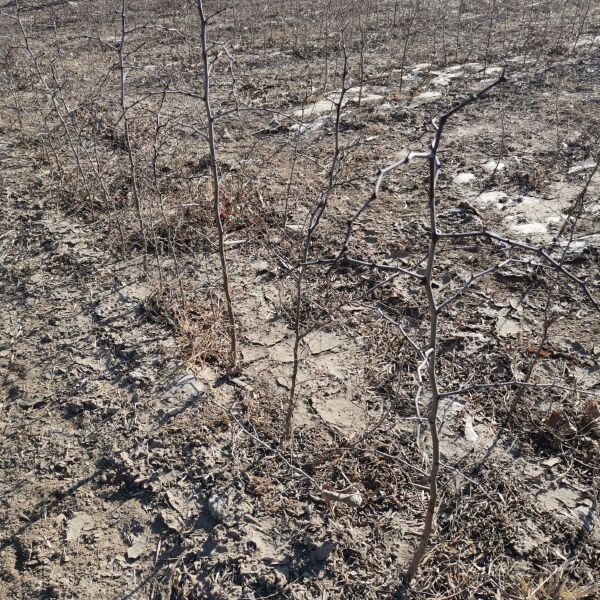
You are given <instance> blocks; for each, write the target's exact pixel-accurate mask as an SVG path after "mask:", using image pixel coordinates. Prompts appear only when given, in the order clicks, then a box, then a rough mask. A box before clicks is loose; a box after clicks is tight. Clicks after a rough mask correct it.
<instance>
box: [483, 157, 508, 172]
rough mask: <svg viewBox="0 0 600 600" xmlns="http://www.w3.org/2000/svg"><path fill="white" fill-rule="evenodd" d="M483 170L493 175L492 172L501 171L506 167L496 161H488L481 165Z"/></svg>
mask: <svg viewBox="0 0 600 600" xmlns="http://www.w3.org/2000/svg"><path fill="white" fill-rule="evenodd" d="M483 168H484V169H485V170H486V171H488V172H489V173H493V172H494V171H503V170H504V169H505V168H506V165H505V164H504V163H503V162H500V161H497V160H488V161H487V162H486V163H485V164H484V165H483Z"/></svg>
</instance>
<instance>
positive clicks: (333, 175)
mask: <svg viewBox="0 0 600 600" xmlns="http://www.w3.org/2000/svg"><path fill="white" fill-rule="evenodd" d="M341 37H342V41H341V43H342V53H343V62H342V77H341V90H340V93H339V96H337V98H336V100H335V101H334V106H335V124H334V150H333V157H332V159H331V164H330V166H329V170H328V173H327V183H326V187H325V188H324V189H323V190H321V191H320V192H319V195H318V198H317V202H316V205H315V207H314V209H313V210H312V212H311V213H310V215H309V217H308V227H307V232H306V237H305V238H304V243H303V247H302V259H301V264H300V266H299V269H298V274H297V279H296V303H295V307H294V361H293V366H292V378H291V384H290V396H289V399H288V407H287V412H286V417H285V425H284V439H289V438H290V437H291V435H292V422H293V416H294V409H295V407H296V389H297V384H298V370H299V365H300V344H301V342H302V340H303V339H304V337H305V336H306V334H307V332H306V331H305V332H302V331H301V313H302V302H303V285H304V275H305V272H306V268H307V262H308V259H309V254H310V248H311V245H312V239H313V235H314V233H315V231H316V229H317V227H318V226H319V223H320V221H321V217H322V216H323V213H324V212H325V209H326V208H327V204H328V202H329V199H330V197H331V194H332V193H333V191H334V188H335V187H336V183H337V180H338V174H339V166H340V154H341V152H342V147H341V144H340V125H341V119H342V109H343V107H344V104H345V99H346V95H347V93H348V90H349V89H350V87H349V86H348V72H349V68H348V52H347V50H346V40H345V35H344V32H342V36H341Z"/></svg>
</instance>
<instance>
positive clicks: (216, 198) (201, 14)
mask: <svg viewBox="0 0 600 600" xmlns="http://www.w3.org/2000/svg"><path fill="white" fill-rule="evenodd" d="M196 8H197V10H198V24H199V37H200V52H201V55H202V57H201V58H202V79H203V101H204V108H205V112H206V134H207V140H208V150H209V156H210V173H211V180H212V194H213V203H212V208H213V218H214V221H215V225H216V228H217V243H218V250H219V260H220V262H221V276H222V280H223V293H224V295H225V305H226V308H227V317H228V328H229V342H230V344H229V369H230V370H231V371H235V370H236V369H237V367H238V359H237V357H238V350H237V325H236V318H235V311H234V308H233V300H232V296H231V286H230V284H229V274H228V271H227V260H226V256H225V232H224V229H223V220H222V219H221V179H220V176H219V162H218V156H217V144H216V141H215V119H216V117H215V114H214V113H213V110H212V107H211V98H210V77H211V71H212V67H213V65H214V64H215V60H212V61H209V58H208V52H209V48H208V23H209V20H210V19H211V18H212V17H210V16H207V14H206V10H205V7H204V3H203V0H196Z"/></svg>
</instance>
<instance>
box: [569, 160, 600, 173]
mask: <svg viewBox="0 0 600 600" xmlns="http://www.w3.org/2000/svg"><path fill="white" fill-rule="evenodd" d="M595 168H596V162H595V161H594V160H593V159H591V158H588V159H587V160H586V161H584V162H582V163H580V164H578V165H575V166H573V167H571V168H570V169H569V171H568V173H569V175H573V174H575V173H580V172H581V171H588V170H590V169H595Z"/></svg>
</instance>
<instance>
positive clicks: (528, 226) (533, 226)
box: [513, 223, 548, 235]
mask: <svg viewBox="0 0 600 600" xmlns="http://www.w3.org/2000/svg"><path fill="white" fill-rule="evenodd" d="M513 229H514V230H515V231H518V232H519V233H522V234H524V235H527V234H542V233H547V232H548V228H547V227H546V226H545V225H544V224H543V223H521V224H519V225H513Z"/></svg>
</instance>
